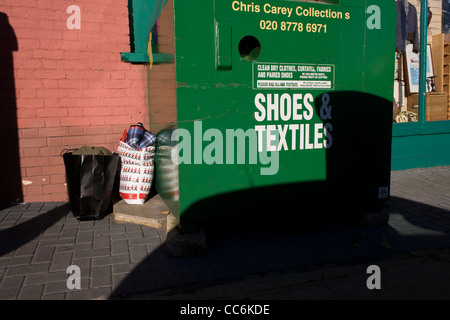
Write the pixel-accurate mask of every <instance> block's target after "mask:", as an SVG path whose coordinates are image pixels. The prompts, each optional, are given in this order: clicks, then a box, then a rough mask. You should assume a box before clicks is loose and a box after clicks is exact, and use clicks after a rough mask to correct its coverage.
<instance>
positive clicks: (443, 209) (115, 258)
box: [0, 166, 450, 300]
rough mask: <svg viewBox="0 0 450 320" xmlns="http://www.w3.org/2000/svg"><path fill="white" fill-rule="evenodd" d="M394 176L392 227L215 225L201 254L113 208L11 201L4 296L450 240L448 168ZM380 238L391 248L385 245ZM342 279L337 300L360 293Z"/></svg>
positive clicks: (146, 283) (56, 295)
mask: <svg viewBox="0 0 450 320" xmlns="http://www.w3.org/2000/svg"><path fill="white" fill-rule="evenodd" d="M391 181H392V182H391V199H390V200H389V205H390V211H391V215H390V220H389V223H388V225H387V226H383V227H374V228H363V227H361V226H359V225H356V224H352V223H349V222H348V221H343V222H340V223H333V224H327V225H314V226H306V227H305V226H296V225H286V224H283V222H281V223H276V224H274V225H273V226H272V225H270V224H269V225H262V226H261V228H260V229H259V228H247V229H246V227H241V228H237V229H236V230H232V231H230V230H219V232H216V231H217V230H215V229H212V230H210V232H209V233H208V231H206V234H207V242H208V247H207V251H206V252H205V253H204V254H203V255H202V256H196V257H172V256H170V255H169V254H168V253H167V252H166V250H165V248H164V239H165V231H164V230H162V229H157V228H151V227H147V226H143V225H137V224H131V223H116V222H115V221H114V219H113V218H112V216H111V215H109V216H106V217H105V218H103V219H102V220H96V221H78V220H76V219H75V218H74V217H73V215H72V213H71V212H70V206H68V203H67V202H36V203H25V204H16V205H3V206H2V207H1V208H0V299H12V300H15V299H18V300H38V299H43V300H51V299H56V300H61V299H107V298H109V297H111V296H112V297H115V296H121V295H123V294H134V293H138V292H140V291H154V290H164V289H173V288H181V287H183V286H188V288H189V287H190V286H203V285H205V286H206V285H208V284H211V283H221V282H223V281H235V280H236V279H248V278H249V277H250V278H251V277H255V282H257V281H258V280H259V281H260V280H261V278H260V276H261V275H266V274H271V273H274V272H275V273H277V272H281V271H289V270H294V272H295V270H306V269H308V268H314V267H315V266H317V265H326V264H329V263H347V262H351V261H370V260H371V259H373V258H374V257H383V256H388V255H393V254H399V255H401V254H404V253H405V252H411V251H413V250H425V251H424V252H428V253H429V254H432V253H430V251H427V250H435V249H437V248H444V249H445V248H450V196H449V193H448V186H449V181H450V166H446V167H437V168H426V169H412V170H404V171H395V172H392V175H391ZM286 218H287V219H288V220H289V217H288V216H287V217H286ZM247 227H248V226H247ZM382 239H384V240H386V241H387V242H388V243H389V245H390V246H391V249H386V248H384V247H383V246H382V245H381V240H382ZM436 254H437V253H436ZM409 257H411V255H409ZM408 261H409V262H411V261H410V260H408ZM72 264H73V265H77V266H79V267H80V270H81V289H80V290H77V289H68V288H67V279H68V277H69V274H68V273H67V267H68V266H70V265H72ZM290 275H291V279H292V273H291V274H290ZM355 281H358V280H355ZM343 285H344V283H342V284H341V283H339V282H336V283H335V284H334V287H333V290H336V294H335V295H330V298H337V299H338V298H343V297H344V298H345V297H350V298H352V297H355V296H356V295H357V294H356V293H351V292H348V291H346V289H345V288H344V287H343ZM326 289H327V288H326V287H325V286H323V285H319V284H316V285H311V286H310V287H309V288H308V290H312V291H310V292H316V293H319V292H323V293H324V294H327V291H326ZM226 290H228V289H226ZM235 290H241V291H244V292H246V291H245V288H241V289H236V288H235ZM305 290H306V289H302V290H300V289H298V290H295V289H293V290H292V291H290V292H289V293H288V294H286V292H279V293H273V294H269V293H265V296H263V298H275V299H278V298H280V299H284V298H307V297H308V292H307V291H305ZM207 293H208V289H207V288H205V289H204V290H203V291H199V294H198V296H197V298H206V299H208V298H212V296H208V294H207ZM226 293H227V292H222V296H221V297H224V296H225V295H226ZM211 294H212V293H211ZM214 294H216V293H214ZM230 294H231V293H230ZM369 297H370V296H369ZM252 298H258V297H257V296H252Z"/></svg>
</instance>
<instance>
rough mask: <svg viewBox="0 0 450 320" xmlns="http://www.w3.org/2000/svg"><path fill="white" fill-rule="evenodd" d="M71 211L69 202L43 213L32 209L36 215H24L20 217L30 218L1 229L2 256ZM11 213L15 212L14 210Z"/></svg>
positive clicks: (0, 245)
mask: <svg viewBox="0 0 450 320" xmlns="http://www.w3.org/2000/svg"><path fill="white" fill-rule="evenodd" d="M69 212H70V205H69V203H66V204H63V205H61V206H57V207H56V208H54V209H51V210H49V211H46V212H43V213H41V212H32V211H31V213H32V214H34V215H35V216H34V217H24V216H22V217H20V219H27V218H29V219H27V220H26V221H25V222H22V223H19V224H17V225H14V226H12V227H10V228H8V229H4V230H0V257H1V256H3V255H6V254H7V253H9V252H12V251H14V250H16V249H18V248H20V247H21V246H23V245H25V244H26V243H28V242H30V241H32V240H33V239H35V238H37V237H38V236H39V235H41V234H42V233H43V232H45V230H46V229H47V228H49V227H51V226H52V225H54V224H55V223H56V222H57V221H59V220H60V219H62V218H64V217H65V216H66V215H67V214H68V213H69ZM11 213H12V214H14V211H11V212H10V214H11Z"/></svg>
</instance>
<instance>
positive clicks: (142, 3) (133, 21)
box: [121, 0, 172, 63]
mask: <svg viewBox="0 0 450 320" xmlns="http://www.w3.org/2000/svg"><path fill="white" fill-rule="evenodd" d="M166 3H167V0H128V14H129V19H130V51H131V52H122V53H121V57H122V60H123V61H126V62H135V63H148V62H149V57H148V54H147V46H148V41H149V34H150V32H151V31H152V28H153V26H154V25H155V23H156V20H157V19H158V18H159V16H160V14H161V11H162V10H163V9H164V6H165V5H166ZM153 58H154V60H155V61H156V62H169V61H171V58H172V57H171V56H170V55H168V54H157V55H156V56H154V57H153Z"/></svg>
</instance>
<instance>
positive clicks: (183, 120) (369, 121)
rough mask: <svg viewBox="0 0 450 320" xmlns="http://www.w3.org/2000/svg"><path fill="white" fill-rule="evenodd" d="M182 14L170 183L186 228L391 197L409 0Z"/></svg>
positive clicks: (166, 184)
mask: <svg viewBox="0 0 450 320" xmlns="http://www.w3.org/2000/svg"><path fill="white" fill-rule="evenodd" d="M174 16H175V65H176V98H177V123H176V125H175V126H174V127H172V128H167V129H164V130H162V131H160V132H159V133H158V135H157V137H158V140H157V145H158V147H157V158H156V186H157V190H158V192H159V193H160V194H161V196H162V198H163V199H164V200H165V202H166V203H167V205H168V206H169V208H170V209H171V211H172V212H173V214H174V215H175V216H176V217H177V218H178V219H179V220H180V224H181V225H182V226H190V225H199V224H202V223H203V222H206V221H211V220H218V219H223V218H226V219H228V218H232V219H236V218H239V217H244V216H246V217H247V216H249V215H252V216H254V217H256V218H257V219H263V216H262V215H263V214H265V213H270V214H284V215H288V216H292V217H301V216H302V215H311V214H314V212H315V209H317V208H340V209H342V208H343V207H344V208H345V207H347V208H370V207H379V205H380V204H383V203H385V201H386V200H387V199H388V198H389V193H390V190H389V188H390V161H391V135H392V106H393V79H394V61H395V33H396V9H395V1H393V0H328V1H294V0H291V1H288V0H284V1H283V0H253V1H252V0H240V1H238V0H196V1H186V0H174ZM324 211H325V212H331V210H328V209H326V210H324ZM332 212H333V214H334V215H342V214H343V213H342V211H338V210H333V211H332ZM344 214H345V213H344Z"/></svg>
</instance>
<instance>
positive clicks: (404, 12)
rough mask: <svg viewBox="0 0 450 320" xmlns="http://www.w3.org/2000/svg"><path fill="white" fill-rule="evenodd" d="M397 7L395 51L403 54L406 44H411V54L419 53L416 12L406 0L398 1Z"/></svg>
mask: <svg viewBox="0 0 450 320" xmlns="http://www.w3.org/2000/svg"><path fill="white" fill-rule="evenodd" d="M396 5H397V38H396V43H395V49H396V51H399V52H404V51H405V47H406V42H407V41H409V42H411V43H412V44H413V52H414V53H418V52H419V51H420V43H419V32H418V27H417V10H416V7H414V6H413V5H412V4H411V3H409V2H408V1H407V0H398V1H397V2H396Z"/></svg>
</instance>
